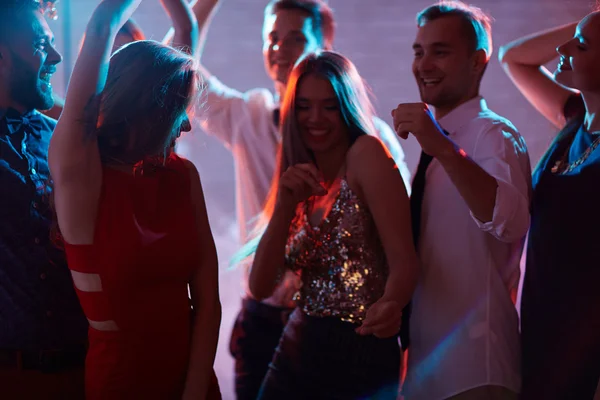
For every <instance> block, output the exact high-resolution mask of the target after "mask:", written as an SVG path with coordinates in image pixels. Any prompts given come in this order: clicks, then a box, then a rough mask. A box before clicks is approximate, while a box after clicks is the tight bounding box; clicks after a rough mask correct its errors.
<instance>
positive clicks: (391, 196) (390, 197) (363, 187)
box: [347, 136, 419, 307]
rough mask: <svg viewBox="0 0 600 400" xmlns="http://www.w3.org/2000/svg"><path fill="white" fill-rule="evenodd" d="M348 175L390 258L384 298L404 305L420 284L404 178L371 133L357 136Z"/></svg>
mask: <svg viewBox="0 0 600 400" xmlns="http://www.w3.org/2000/svg"><path fill="white" fill-rule="evenodd" d="M365 165H368V166H369V167H368V168H365ZM347 174H348V179H349V181H350V182H353V181H354V182H355V183H356V185H357V186H358V188H359V193H361V195H362V196H361V197H362V198H363V199H364V200H365V202H366V204H367V207H368V208H369V211H370V212H371V215H372V216H373V219H374V220H375V225H376V226H377V232H378V234H379V237H380V239H381V242H382V244H383V248H384V251H385V255H386V258H387V260H388V266H389V276H388V279H387V282H386V286H385V292H384V295H383V297H382V300H384V301H385V300H393V301H395V302H397V303H398V304H399V305H400V306H401V307H404V306H405V305H406V304H407V303H408V302H409V300H410V299H411V297H412V294H413V291H414V289H415V286H416V284H417V278H418V271H419V266H418V265H419V263H418V259H417V254H416V251H415V247H414V244H413V239H412V231H411V223H410V205H409V200H408V195H407V193H406V188H405V186H404V182H403V180H402V177H401V176H400V175H399V174H398V171H397V169H396V168H395V164H394V162H393V160H391V159H390V158H389V157H388V155H387V153H386V151H385V148H384V147H383V145H382V143H381V142H380V141H379V140H377V139H375V138H372V137H369V136H364V137H361V138H360V139H358V141H357V142H356V143H355V144H354V145H353V146H352V148H351V149H350V151H349V153H348V173H347Z"/></svg>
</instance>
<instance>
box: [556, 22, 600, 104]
mask: <svg viewBox="0 0 600 400" xmlns="http://www.w3.org/2000/svg"><path fill="white" fill-rule="evenodd" d="M557 52H558V54H559V55H560V61H559V63H558V67H557V69H556V72H555V73H554V77H555V79H556V80H557V81H558V82H559V83H561V84H563V85H565V86H567V87H571V88H575V89H578V90H580V91H582V92H597V93H600V75H599V74H598V65H599V64H600V12H595V13H592V14H589V15H588V16H586V17H585V18H584V19H582V20H581V22H580V23H579V25H578V26H577V29H576V31H575V36H574V37H573V38H572V39H571V40H569V41H568V42H567V43H565V44H563V45H562V46H560V47H559V48H558V49H557Z"/></svg>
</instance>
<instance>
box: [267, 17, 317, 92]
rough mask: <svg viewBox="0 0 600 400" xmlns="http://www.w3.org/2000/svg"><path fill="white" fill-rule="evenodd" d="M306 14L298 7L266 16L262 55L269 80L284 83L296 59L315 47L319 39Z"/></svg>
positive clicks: (315, 48) (314, 49)
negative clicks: (297, 8)
mask: <svg viewBox="0 0 600 400" xmlns="http://www.w3.org/2000/svg"><path fill="white" fill-rule="evenodd" d="M312 23H313V21H312V19H311V18H310V16H309V14H308V13H306V12H304V11H301V10H296V9H292V10H286V9H283V10H278V11H276V12H275V13H273V14H270V15H267V16H266V17H265V22H264V26H263V41H264V44H263V57H264V62H265V69H266V71H267V73H268V74H269V76H270V77H271V79H272V80H273V81H275V82H279V83H281V84H284V85H285V84H287V81H288V78H289V76H290V72H291V71H292V68H293V67H294V65H295V64H296V61H298V59H299V58H300V57H301V56H302V55H303V54H305V53H308V52H312V51H316V50H318V48H319V46H318V43H317V42H318V41H317V38H316V37H315V33H314V30H313V25H312Z"/></svg>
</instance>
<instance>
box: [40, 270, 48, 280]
mask: <svg viewBox="0 0 600 400" xmlns="http://www.w3.org/2000/svg"><path fill="white" fill-rule="evenodd" d="M46 276H47V275H46V273H45V272H42V273H41V274H40V279H41V280H43V281H45V280H46Z"/></svg>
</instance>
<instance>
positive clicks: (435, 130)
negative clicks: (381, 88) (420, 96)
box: [392, 103, 454, 157]
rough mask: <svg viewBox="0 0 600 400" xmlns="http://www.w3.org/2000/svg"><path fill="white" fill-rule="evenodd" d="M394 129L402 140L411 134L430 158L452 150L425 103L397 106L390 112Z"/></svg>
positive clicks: (449, 142) (450, 142) (450, 144)
mask: <svg viewBox="0 0 600 400" xmlns="http://www.w3.org/2000/svg"><path fill="white" fill-rule="evenodd" d="M392 117H393V118H394V129H395V130H396V132H397V133H398V136H400V137H401V138H402V139H406V138H407V137H408V135H409V134H411V133H412V134H413V135H414V136H415V138H416V139H417V140H418V141H419V144H420V145H421V148H422V149H423V151H424V152H425V153H427V154H429V155H430V156H432V157H438V156H439V155H440V154H443V153H444V152H446V151H448V150H451V149H453V148H454V146H453V143H452V141H451V140H450V139H448V138H447V137H446V135H444V131H443V129H442V128H441V127H440V125H439V124H438V123H437V121H436V120H435V118H434V117H433V114H432V113H431V110H430V109H429V107H428V106H427V104H425V103H404V104H399V105H398V107H396V108H395V109H394V110H392Z"/></svg>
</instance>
